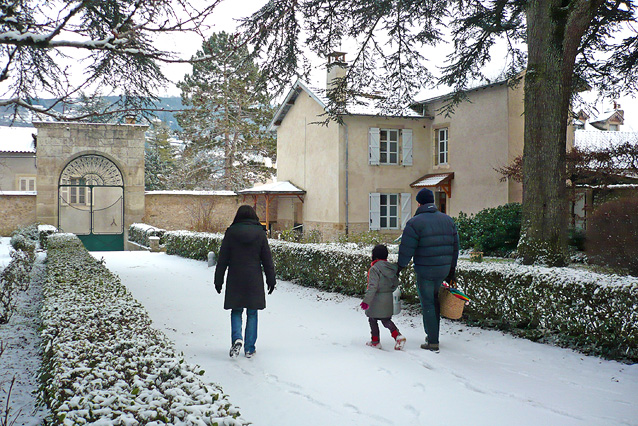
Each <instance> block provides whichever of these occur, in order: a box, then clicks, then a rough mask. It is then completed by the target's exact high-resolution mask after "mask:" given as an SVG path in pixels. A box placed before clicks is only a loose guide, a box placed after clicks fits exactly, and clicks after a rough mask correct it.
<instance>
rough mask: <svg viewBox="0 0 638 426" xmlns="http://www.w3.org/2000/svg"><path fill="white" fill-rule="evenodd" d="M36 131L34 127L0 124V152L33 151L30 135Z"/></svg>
mask: <svg viewBox="0 0 638 426" xmlns="http://www.w3.org/2000/svg"><path fill="white" fill-rule="evenodd" d="M37 133H38V130H37V129H36V128H34V127H13V126H12V127H7V126H0V152H14V153H18V152H19V153H35V145H34V143H33V136H32V135H34V134H37Z"/></svg>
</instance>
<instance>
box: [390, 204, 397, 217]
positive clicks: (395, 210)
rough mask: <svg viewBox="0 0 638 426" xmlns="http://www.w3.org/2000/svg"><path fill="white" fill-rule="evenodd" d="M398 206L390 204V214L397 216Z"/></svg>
mask: <svg viewBox="0 0 638 426" xmlns="http://www.w3.org/2000/svg"><path fill="white" fill-rule="evenodd" d="M397 212H398V209H397V206H390V216H397Z"/></svg>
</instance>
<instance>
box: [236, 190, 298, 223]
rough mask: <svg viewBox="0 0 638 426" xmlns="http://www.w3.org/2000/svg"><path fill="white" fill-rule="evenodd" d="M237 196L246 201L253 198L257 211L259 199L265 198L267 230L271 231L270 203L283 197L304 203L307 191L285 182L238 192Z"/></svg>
mask: <svg viewBox="0 0 638 426" xmlns="http://www.w3.org/2000/svg"><path fill="white" fill-rule="evenodd" d="M237 194H239V195H243V196H244V199H245V198H246V197H252V198H253V206H254V207H255V210H256V209H257V202H258V201H259V198H260V197H263V198H264V200H265V202H266V229H268V230H270V203H271V202H272V201H273V200H274V199H276V198H282V197H297V198H299V200H301V202H302V203H303V201H304V196H305V195H306V191H304V190H303V189H301V188H298V187H297V186H295V185H293V184H292V183H290V182H288V181H283V182H273V183H269V184H266V185H260V186H255V187H253V188H249V189H242V190H241V191H237Z"/></svg>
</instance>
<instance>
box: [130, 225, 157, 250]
mask: <svg viewBox="0 0 638 426" xmlns="http://www.w3.org/2000/svg"><path fill="white" fill-rule="evenodd" d="M165 233H166V230H165V229H161V228H156V227H154V226H151V225H146V224H145V223H133V224H132V225H131V226H129V228H128V240H129V241H133V242H134V243H137V244H139V245H141V246H144V247H150V246H151V242H150V240H149V239H148V237H159V239H160V245H162V244H164V242H165V241H164V234H165Z"/></svg>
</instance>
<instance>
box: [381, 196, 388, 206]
mask: <svg viewBox="0 0 638 426" xmlns="http://www.w3.org/2000/svg"><path fill="white" fill-rule="evenodd" d="M381 204H386V205H387V204H388V196H387V195H386V194H381Z"/></svg>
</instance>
